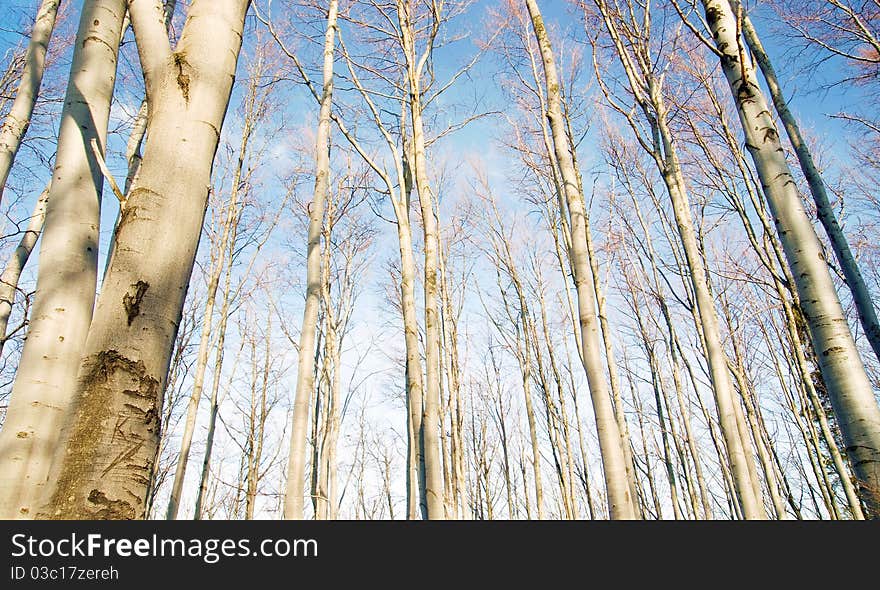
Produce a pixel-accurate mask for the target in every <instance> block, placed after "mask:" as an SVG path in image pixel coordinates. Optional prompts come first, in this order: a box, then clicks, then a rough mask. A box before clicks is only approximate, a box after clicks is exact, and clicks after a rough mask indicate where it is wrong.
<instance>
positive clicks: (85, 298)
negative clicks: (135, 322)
mask: <svg viewBox="0 0 880 590" xmlns="http://www.w3.org/2000/svg"><path fill="white" fill-rule="evenodd" d="M124 15H125V2H124V0H87V1H86V2H85V3H84V4H83V9H82V16H81V19H80V26H79V30H78V32H77V36H76V42H75V48H74V53H73V62H72V64H71V68H70V79H69V81H68V86H67V94H66V96H65V100H64V107H63V109H62V113H61V126H60V129H59V134H58V147H57V152H56V156H55V168H54V171H53V176H52V182H51V186H50V188H49V197H48V199H49V200H48V203H47V205H46V219H45V222H44V227H43V234H42V241H41V246H40V257H39V271H38V273H37V293H36V296H35V299H34V306H33V309H32V313H31V320H30V325H29V328H28V333H27V340H26V343H25V347H24V350H23V351H22V356H21V360H20V361H19V366H18V372H17V374H16V378H15V384H14V386H13V390H12V398H11V401H10V405H9V409H8V413H7V418H6V423H5V424H4V425H3V430H2V431H0V457H2V468H0V517H4V518H22V517H23V518H33V516H34V515H35V513H36V510H37V509H38V508H39V505H38V504H39V502H40V500H41V494H42V489H43V487H44V484H45V483H46V481H47V477H48V473H49V469H50V464H51V461H52V456H53V454H54V453H55V451H56V449H57V448H58V442H59V440H60V439H59V433H60V430H61V425H62V423H63V421H64V419H65V417H66V416H67V415H68V407H69V405H70V402H71V397H72V391H73V389H74V383H75V381H76V374H77V370H78V368H79V362H80V354H81V353H82V350H83V344H84V343H85V340H86V334H87V332H88V330H89V322H90V321H91V319H92V308H93V307H94V304H95V286H96V283H97V270H98V269H97V265H98V224H99V222H100V202H101V190H102V187H103V182H104V178H103V176H102V174H101V171H100V168H99V166H98V164H97V161H96V158H97V157H98V155H97V154H96V153H95V152H94V151H93V144H92V142H93V141H94V142H95V144H96V145H97V147H98V149H99V150H100V152H101V153H103V151H104V146H105V145H106V134H107V122H108V119H109V115H110V102H111V98H112V95H113V87H114V84H115V81H116V61H117V52H118V48H119V36H120V29H121V27H122V20H123V17H124Z"/></svg>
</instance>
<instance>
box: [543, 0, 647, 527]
mask: <svg viewBox="0 0 880 590" xmlns="http://www.w3.org/2000/svg"><path fill="white" fill-rule="evenodd" d="M526 6H527V7H528V11H529V15H530V16H531V20H532V27H533V29H534V32H535V37H536V39H537V41H538V46H539V48H540V51H541V58H542V61H543V64H544V77H545V79H546V84H547V104H548V107H547V116H548V119H549V122H550V130H551V133H552V137H553V146H554V151H555V153H556V159H557V161H558V162H559V170H560V174H561V177H562V182H563V185H564V192H565V199H566V202H567V205H568V209H569V215H570V216H571V220H570V225H571V238H572V244H571V248H570V256H571V258H572V270H573V274H574V278H575V284H576V285H577V294H578V316H579V318H580V328H581V329H580V332H581V342H582V345H583V351H584V354H583V358H582V360H583V364H584V370H585V372H586V374H587V381H588V382H589V386H590V395H591V397H592V401H593V410H594V413H595V416H596V430H597V431H598V434H599V446H600V449H601V453H602V466H603V469H604V472H605V485H606V488H607V491H608V507H609V516H610V517H611V518H612V519H633V518H636V512H635V508H634V505H635V504H634V502H635V500H634V498H632V496H631V494H630V490H629V482H628V480H627V477H626V459H625V456H624V452H623V448H622V445H621V439H620V430H619V428H618V425H617V420H616V418H615V416H614V409H613V406H612V403H611V396H610V394H609V391H608V385H607V383H606V382H605V368H604V366H603V362H602V359H601V358H600V356H599V351H600V350H601V343H600V341H599V325H598V322H597V318H596V295H595V287H594V286H593V276H592V271H591V269H590V262H589V254H588V252H587V238H586V211H585V207H584V202H583V199H582V198H581V195H580V194H579V193H578V186H577V184H578V183H577V175H576V172H575V170H574V165H573V162H572V158H571V153H570V152H569V141H568V140H567V139H566V135H565V126H564V122H563V118H562V109H561V98H560V87H559V79H558V76H557V73H556V62H555V59H554V57H553V49H552V47H551V45H550V39H549V37H548V35H547V31H546V29H545V28H544V20H543V18H542V17H541V13H540V10H539V9H538V5H537V3H536V1H535V0H526Z"/></svg>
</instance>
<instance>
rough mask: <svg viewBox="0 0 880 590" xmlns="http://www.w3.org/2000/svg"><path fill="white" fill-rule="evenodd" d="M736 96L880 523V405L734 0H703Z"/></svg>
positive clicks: (862, 492) (865, 495)
mask: <svg viewBox="0 0 880 590" xmlns="http://www.w3.org/2000/svg"><path fill="white" fill-rule="evenodd" d="M702 4H703V8H704V10H705V13H706V20H707V22H708V23H709V26H710V28H711V31H712V34H713V37H714V40H715V45H716V47H717V49H718V53H719V55H720V57H721V65H722V68H723V70H724V74H725V76H726V78H727V81H728V83H729V85H730V89H731V93H732V95H733V97H734V98H735V102H736V107H737V112H738V113H739V117H740V122H741V124H742V128H743V132H744V134H745V138H746V147H747V148H748V150H749V153H750V154H751V156H752V159H753V161H754V163H755V167H756V168H757V171H758V175H759V177H760V178H761V182H762V185H763V187H764V192H765V193H766V195H767V200H768V202H769V204H770V208H771V210H772V212H773V218H774V221H775V223H776V226H777V230H778V233H779V237H780V241H781V242H782V246H783V249H784V251H785V255H786V258H787V259H788V263H789V266H790V267H791V273H792V275H793V276H794V279H795V283H796V286H797V290H798V295H799V297H800V302H801V307H802V309H803V312H804V316H805V317H806V319H807V324H808V325H809V328H810V336H811V339H812V341H813V348H814V350H815V351H816V353H817V354H816V357H817V358H818V361H819V367H820V370H821V372H822V377H823V379H824V380H825V384H826V386H827V388H828V393H829V396H830V398H831V403H832V405H833V407H834V412H835V414H836V416H837V419H838V423H839V424H840V427H841V432H842V434H843V437H844V440H845V441H846V445H847V454H849V455H850V456H851V458H852V461H853V466H854V471H855V474H856V477H857V478H858V479H859V496H860V497H861V498H862V500H863V501H864V503H865V505H866V506H867V509H868V510H867V512H868V516H869V517H870V518H880V406H878V405H877V400H876V398H875V397H874V392H873V390H872V388H871V383H870V381H869V380H868V376H867V374H866V373H865V367H864V365H863V364H862V361H861V359H860V357H859V352H858V349H857V348H856V345H855V341H854V340H853V337H852V334H851V333H850V330H849V325H848V324H847V320H846V315H845V314H844V311H843V308H842V307H841V305H840V300H839V299H838V297H837V292H836V291H835V288H834V283H833V282H832V280H831V275H830V273H829V269H828V265H827V263H826V262H825V260H824V258H823V257H822V248H821V245H820V243H819V239H818V238H817V237H816V232H815V230H814V229H813V226H812V225H811V224H810V220H809V218H808V217H807V214H806V212H805V211H804V208H803V205H802V203H801V200H800V195H799V194H798V191H797V185H796V184H795V182H794V180H793V178H792V176H791V170H790V169H789V167H788V163H787V162H786V160H785V153H784V151H783V150H782V146H781V145H780V141H779V132H778V131H777V130H776V125H775V123H774V122H773V118H772V117H771V115H770V111H769V107H768V105H767V102H766V100H765V98H764V95H763V93H762V91H761V89H760V86H759V85H758V84H757V79H756V78H755V72H754V69H753V67H752V64H751V62H750V60H749V58H748V57H747V56H746V55H745V52H744V51H742V46H741V44H740V42H739V35H738V25H737V19H736V17H735V16H734V13H733V10H732V9H731V7H730V4H729V2H728V0H702Z"/></svg>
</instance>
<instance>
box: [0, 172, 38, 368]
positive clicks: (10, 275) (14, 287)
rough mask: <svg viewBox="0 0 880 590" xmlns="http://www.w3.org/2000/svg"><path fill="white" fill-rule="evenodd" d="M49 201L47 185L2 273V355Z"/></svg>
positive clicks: (0, 325)
mask: <svg viewBox="0 0 880 590" xmlns="http://www.w3.org/2000/svg"><path fill="white" fill-rule="evenodd" d="M48 202H49V187H48V186H47V187H46V188H45V190H43V192H42V193H40V196H39V197H38V198H37V203H36V205H34V211H33V213H31V219H30V221H29V222H28V226H27V229H26V230H24V233H23V234H22V236H21V240H19V242H18V247H17V248H16V249H15V251H14V252H13V253H12V256H11V257H10V258H9V262H7V263H6V268H4V269H3V274H2V275H0V356H2V355H3V346H4V345H5V344H6V340H7V339H8V338H9V336H8V335H7V334H6V330H7V328H8V326H9V316H10V315H11V314H12V306H13V304H14V303H15V293H16V291H18V280H19V279H20V278H21V272H22V271H23V270H24V266H25V265H26V264H27V261H28V258H30V255H31V252H33V250H34V246H35V245H36V244H37V238H39V237H40V233H41V232H42V231H43V222H44V221H45V220H46V204H47V203H48Z"/></svg>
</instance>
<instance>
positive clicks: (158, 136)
mask: <svg viewBox="0 0 880 590" xmlns="http://www.w3.org/2000/svg"><path fill="white" fill-rule="evenodd" d="M248 6H249V2H248V1H247V0H222V1H217V0H215V1H212V2H207V1H205V0H195V1H194V2H193V3H192V4H191V5H190V8H189V13H188V19H187V24H186V25H185V26H184V29H183V31H182V33H181V37H180V41H179V42H178V44H177V47H176V49H175V50H173V51H172V49H171V46H170V43H169V40H168V35H167V32H166V29H165V25H164V13H163V7H162V4H161V2H158V1H155V2H153V3H151V4H144V3H142V2H137V3H134V2H129V9H130V10H131V16H132V25H133V27H134V30H135V38H136V40H137V44H138V51H139V55H140V58H141V63H142V66H143V70H144V75H145V82H146V87H147V102H148V104H149V105H150V117H149V123H148V130H147V135H148V137H149V139H148V141H147V145H146V150H145V152H144V158H143V162H142V164H141V169H140V172H139V173H138V176H137V179H136V181H135V183H134V184H133V185H132V189H131V192H130V194H129V195H128V198H127V200H126V203H125V206H124V211H123V214H122V217H121V218H120V222H119V225H118V226H117V229H116V232H117V233H116V243H117V247H116V250H115V251H114V253H113V259H112V260H111V262H110V266H109V268H108V270H107V275H106V277H105V280H104V284H103V287H102V290H101V294H100V296H99V298H98V304H97V307H96V311H95V318H94V321H93V322H92V326H91V329H90V330H89V337H88V340H87V341H86V344H85V346H84V347H82V362H81V368H80V372H79V376H78V380H77V381H78V383H77V385H76V387H75V388H73V390H74V392H75V396H74V399H75V401H74V404H73V408H72V411H71V413H70V419H69V421H68V422H67V424H66V426H65V429H64V432H63V440H64V441H65V443H64V446H63V447H62V449H61V450H60V452H59V453H58V459H57V461H56V465H55V466H54V467H53V477H52V481H53V482H54V486H53V488H54V489H53V491H52V493H51V495H49V500H48V502H47V504H46V506H45V508H44V509H43V512H44V513H45V516H47V517H49V518H86V519H130V518H143V517H144V508H145V505H144V500H145V497H146V493H147V488H148V486H149V481H150V474H151V472H152V470H153V467H154V461H155V457H156V451H157V448H158V435H159V428H160V425H159V420H158V412H159V410H160V408H161V403H162V395H163V390H164V386H165V380H166V377H167V372H168V365H169V361H170V358H171V352H172V346H173V343H174V338H175V335H176V332H177V328H178V325H179V322H180V317H181V311H182V308H183V302H184V298H185V295H186V291H187V286H188V282H189V279H190V276H191V274H192V268H193V263H194V260H195V254H196V248H197V246H198V241H199V234H200V231H201V227H202V222H203V218H204V213H205V205H206V202H207V197H208V187H209V185H210V179H211V168H212V165H213V160H214V154H215V152H216V149H217V144H218V141H219V138H220V129H221V126H222V124H223V119H224V117H225V114H226V108H227V105H228V102H229V95H230V91H231V88H232V83H233V80H234V76H235V71H236V63H237V60H238V54H239V50H240V48H241V41H242V29H243V25H244V17H245V14H246V12H247V9H248ZM116 38H117V39H118V36H117V37H116ZM171 237H173V238H174V239H171ZM120 440H121V441H124V442H122V443H120V442H119V441H120ZM111 441H113V442H111ZM123 459H124V460H123Z"/></svg>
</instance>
